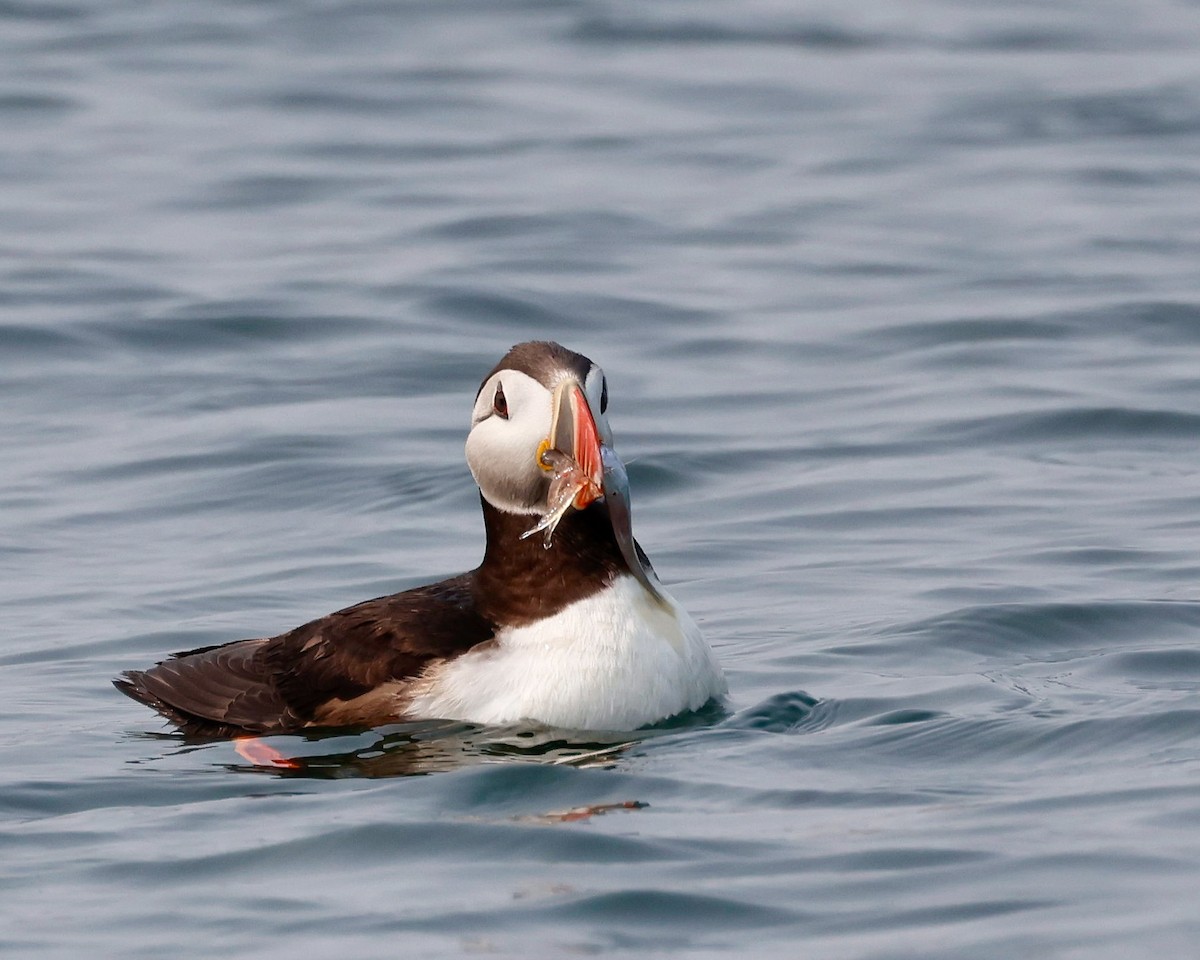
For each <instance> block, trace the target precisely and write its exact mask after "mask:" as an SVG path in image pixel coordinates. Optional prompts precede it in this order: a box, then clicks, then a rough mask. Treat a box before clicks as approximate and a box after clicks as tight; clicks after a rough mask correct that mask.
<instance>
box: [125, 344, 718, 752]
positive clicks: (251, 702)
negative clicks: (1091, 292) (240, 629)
mask: <svg viewBox="0 0 1200 960" xmlns="http://www.w3.org/2000/svg"><path fill="white" fill-rule="evenodd" d="M607 408H608V383H607V380H606V378H605V376H604V372H603V371H602V370H601V369H600V367H598V366H597V365H596V364H594V363H593V362H592V361H591V360H589V359H588V358H587V357H584V356H581V355H580V354H578V353H574V352H572V351H570V350H567V349H566V348H564V347H562V346H560V345H559V344H557V343H551V342H546V341H538V342H530V343H520V344H517V345H516V346H514V347H513V348H512V349H511V350H509V352H508V353H507V354H505V356H504V357H503V358H502V359H501V360H500V362H499V363H497V364H496V366H495V367H494V368H493V369H492V370H491V371H490V372H489V373H488V374H487V376H486V377H484V379H483V382H482V384H481V385H480V387H479V390H478V392H477V393H476V395H475V404H474V409H473V411H472V414H471V429H470V432H469V433H468V435H467V442H466V456H467V463H468V465H469V466H470V469H471V473H472V475H473V476H474V478H475V482H476V483H477V484H478V486H479V492H480V501H481V503H482V506H483V523H484V530H485V532H486V535H487V544H486V547H485V549H484V555H483V561H482V562H481V563H480V565H479V566H478V567H476V568H475V569H474V570H471V571H469V572H467V573H463V574H460V575H459V576H456V577H451V578H450V579H448V580H443V581H441V582H438V583H432V584H429V585H427V586H422V587H417V588H415V589H412V590H406V591H404V592H402V593H397V594H392V595H391V596H386V597H378V598H376V599H374V600H367V601H365V602H362V603H358V604H356V605H354V606H352V607H347V608H346V609H344V610H339V611H337V612H336V613H331V614H329V615H328V616H324V617H321V618H319V619H317V620H313V621H311V622H310V623H306V624H304V625H303V626H299V627H296V628H295V629H294V630H289V631H288V632H286V633H282V634H279V635H278V636H274V637H263V638H256V639H250V640H236V641H233V642H230V643H225V644H222V645H218V646H211V647H202V648H200V649H197V650H190V651H186V652H184V653H178V654H175V655H173V656H172V657H170V658H169V659H167V660H164V661H163V662H161V663H159V664H158V665H157V666H154V667H151V668H150V669H148V670H130V671H128V672H126V673H124V674H122V675H121V676H120V677H119V678H118V679H116V680H114V681H113V683H114V684H115V685H116V687H117V688H118V689H119V690H121V691H122V692H123V693H126V694H128V695H129V696H130V697H133V698H134V699H135V700H139V701H141V702H142V703H144V704H146V705H148V706H150V707H152V708H153V709H155V710H157V711H158V712H159V713H160V714H162V716H164V717H166V718H167V719H168V720H169V721H171V722H172V723H173V724H175V725H176V726H177V727H178V728H179V729H180V730H182V731H183V732H185V733H188V734H193V735H199V736H214V737H239V736H246V735H261V734H272V733H288V732H295V731H298V730H302V729H305V728H312V727H341V726H355V727H375V726H379V725H382V724H387V723H396V722H405V721H413V720H427V719H443V720H458V721H464V722H468V723H473V724H480V725H513V724H526V723H533V724H539V725H546V726H551V727H562V728H570V729H576V730H611V731H625V730H633V729H636V728H638V727H642V726H645V725H647V724H652V723H655V722H657V721H659V720H663V719H665V718H667V717H671V716H674V715H676V714H681V713H685V712H688V711H693V710H697V709H699V708H700V707H702V706H703V705H704V704H706V703H707V702H709V701H710V700H713V699H719V698H721V697H722V696H723V695H724V693H725V692H726V684H725V680H724V677H723V675H722V672H721V668H720V666H719V664H718V663H717V660H716V658H715V656H714V654H713V652H712V650H711V648H710V647H709V645H708V644H707V643H706V642H705V640H704V638H703V637H702V636H701V634H700V631H699V629H698V628H697V626H696V624H695V623H694V622H693V620H692V619H691V617H689V616H688V614H687V613H686V612H685V611H684V610H683V608H682V607H680V606H679V604H678V603H676V602H675V600H674V599H673V598H672V597H671V596H670V595H669V594H668V593H667V591H666V590H665V589H664V588H663V586H662V584H661V583H660V582H659V580H658V578H657V576H656V575H655V574H654V570H653V568H652V566H651V565H650V562H649V560H648V559H647V557H646V555H645V553H643V552H642V550H641V547H640V546H639V545H638V544H637V543H636V541H635V540H634V539H633V533H632V529H631V526H630V512H629V496H628V486H627V483H628V481H627V479H626V476H625V471H624V467H623V465H622V463H621V461H620V459H619V458H618V457H617V456H616V454H615V453H614V451H613V449H612V431H611V429H610V427H609V424H608V418H607ZM552 452H556V453H557V454H558V455H560V459H562V455H565V456H566V457H569V458H570V460H569V461H568V462H570V463H573V464H576V465H578V469H579V470H580V471H581V472H582V474H583V475H584V477H585V480H586V482H585V483H584V484H583V486H582V487H581V492H580V494H579V496H578V497H576V498H575V499H573V500H572V501H571V502H570V504H569V505H567V506H566V509H565V511H564V512H563V514H562V516H561V518H557V524H556V525H550V526H551V529H548V530H545V532H544V533H539V534H538V535H537V536H530V535H529V534H531V533H532V532H533V531H534V530H538V531H542V530H543V528H545V527H546V526H547V525H548V524H547V523H546V522H545V518H546V517H547V516H548V514H549V513H550V512H551V510H552V507H551V505H550V503H548V497H549V496H550V490H551V486H552V483H553V473H552V470H551V466H550V464H551V463H552V460H551V459H550V456H549V454H551V453H552ZM589 491H590V492H589ZM539 518H542V519H543V523H542V524H538V520H539Z"/></svg>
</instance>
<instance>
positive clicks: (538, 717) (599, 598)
mask: <svg viewBox="0 0 1200 960" xmlns="http://www.w3.org/2000/svg"><path fill="white" fill-rule="evenodd" d="M666 600H667V602H668V606H667V607H664V606H663V605H661V604H659V603H658V602H656V601H655V600H654V598H652V597H651V596H650V595H649V594H648V593H647V592H646V590H645V588H644V587H642V585H641V584H639V583H638V582H637V581H636V580H634V579H633V578H632V577H628V576H626V577H619V578H618V579H617V580H616V581H615V582H614V583H613V584H612V585H611V586H609V587H608V588H606V589H604V590H602V591H600V592H599V593H597V594H595V595H593V596H591V597H588V598H586V599H584V600H580V601H578V602H576V603H573V604H571V605H570V606H568V607H565V608H564V609H562V610H560V611H559V612H558V613H557V614H555V615H554V616H552V617H548V618H547V619H545V620H540V621H538V622H537V623H534V624H530V625H529V626H525V627H518V628H509V629H505V630H502V631H501V632H499V633H498V634H497V635H496V642H495V643H493V644H489V645H488V647H487V648H486V649H484V650H480V651H477V652H472V653H467V654H464V655H463V656H461V657H457V658H455V659H454V660H449V661H445V662H442V663H440V664H437V665H435V666H434V667H432V668H431V669H430V670H428V671H426V673H425V674H424V675H423V676H422V678H421V680H420V681H418V682H417V683H416V684H415V685H414V687H413V688H412V690H411V691H410V695H409V696H410V699H408V701H407V703H406V704H405V712H406V713H407V714H408V715H409V716H411V717H421V718H425V717H430V718H434V717H436V718H439V719H446V720H463V721H467V722H470V723H480V724H509V723H518V722H520V721H536V722H540V723H544V724H548V725H550V726H556V727H571V728H576V729H584V730H633V729H635V728H637V727H640V726H644V725H645V724H648V723H654V722H655V721H657V720H662V719H665V718H666V717H670V716H673V715H675V714H677V713H682V712H684V711H686V710H695V709H697V708H698V707H701V706H703V705H704V704H705V703H706V702H707V701H709V700H710V699H712V698H713V697H718V696H721V695H722V694H724V693H725V690H726V686H725V678H724V676H723V675H722V674H721V668H720V667H719V666H718V665H717V662H716V658H715V657H714V656H713V653H712V650H711V649H710V648H709V646H708V644H707V643H705V642H704V638H703V637H701V636H700V630H699V628H698V627H697V626H696V624H695V623H694V622H693V621H692V618H691V617H689V616H688V615H687V613H686V612H685V611H684V610H683V608H682V607H680V606H679V605H678V604H677V603H675V601H674V600H672V599H671V598H670V597H669V596H667V597H666Z"/></svg>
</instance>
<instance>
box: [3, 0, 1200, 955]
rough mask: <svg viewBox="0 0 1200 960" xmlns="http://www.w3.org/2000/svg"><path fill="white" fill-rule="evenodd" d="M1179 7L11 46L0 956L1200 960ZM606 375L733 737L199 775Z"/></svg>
mask: <svg viewBox="0 0 1200 960" xmlns="http://www.w3.org/2000/svg"><path fill="white" fill-rule="evenodd" d="M1198 49H1200V6H1197V4H1196V3H1195V2H1185V0H1147V2H1144V3H1139V4H1126V3H1119V2H1115V0H1086V2H1084V0H1057V2H1045V3H1028V2H1024V0H997V2H994V3H987V4H984V3H978V2H973V0H915V2H913V3H910V4H903V5H895V4H888V3H883V2H878V0H876V2H868V3H865V4H841V5H839V4H832V3H824V4H817V3H788V2H783V0H750V2H744V3H737V4H726V3H717V2H704V0H697V2H681V0H642V2H638V3H622V2H618V0H570V2H568V0H488V2H473V0H466V2H459V3H448V2H437V0H408V2H395V3H392V2H382V0H327V2H320V0H296V2H288V3H282V2H262V3H248V2H233V0H219V2H198V0H177V2H173V3H157V4H155V3H141V2H133V0H111V2H107V3H104V4H91V3H86V2H84V0H45V2H42V0H0V130H2V133H0V225H2V229H0V309H2V313H0V443H2V445H3V457H2V460H3V464H2V466H0V610H2V611H3V619H4V628H3V636H2V639H0V702H2V704H3V706H2V709H0V890H2V906H0V952H2V953H3V955H4V956H5V957H13V958H17V957H20V958H30V960H50V958H54V960H60V958H61V960H67V958H71V960H75V958H78V957H85V956H87V957H97V956H102V957H121V958H156V960H157V958H161V957H222V958H256V960H258V958H297V957H304V958H341V957H357V958H368V960H370V958H385V957H386V958H390V957H410V956H411V957H454V956H460V955H485V956H500V957H521V958H527V957H567V956H578V955H585V956H590V955H599V956H606V957H608V956H611V957H629V958H643V957H648V956H672V957H686V958H706V957H730V956H738V957H763V958H780V960H783V958H794V957H800V956H803V957H814V958H871V960H885V958H893V960H894V958H921V960H931V958H932V960H937V958H945V960H951V958H953V960H964V958H968V960H970V958H996V957H1006V958H1008V957H1029V958H1085V957H1086V958H1113V960H1116V958H1120V960H1127V958H1130V957H1156V958H1158V957H1185V956H1196V955H1197V953H1196V951H1197V949H1198V948H1197V943H1198V942H1200V908H1198V907H1197V904H1198V903H1200V696H1198V693H1197V691H1198V688H1200V520H1198V517H1200V452H1198V439H1200V268H1198V265H1200V66H1198V63H1200V61H1198V60H1197V50H1198ZM532 338H551V339H556V340H559V341H561V342H563V343H565V344H566V345H568V346H570V347H572V348H574V349H576V350H579V351H581V352H584V353H587V354H588V355H589V356H591V357H593V358H594V359H595V360H596V361H598V362H599V363H601V364H602V365H603V366H604V367H605V369H606V371H607V373H608V376H609V381H610V386H611V395H612V403H611V406H610V418H611V420H612V422H613V425H614V429H615V431H616V435H617V447H618V449H619V451H620V452H621V453H622V454H623V456H624V457H625V459H626V460H627V461H628V462H629V464H630V469H629V472H630V478H631V484H632V487H633V498H634V508H635V524H636V530H637V533H638V536H639V539H640V541H641V542H642V544H643V545H644V546H645V547H646V550H647V552H648V553H649V554H650V556H651V557H652V558H653V560H654V562H655V566H656V567H657V569H658V571H659V573H660V574H661V576H662V577H663V579H664V580H665V581H666V582H667V583H669V584H670V585H671V589H672V591H673V592H674V594H675V595H676V596H677V597H678V598H679V599H680V601H681V602H682V603H683V604H684V605H685V606H686V607H687V608H688V609H689V610H690V611H691V612H692V614H693V615H694V616H695V618H696V619H697V620H698V621H699V623H700V624H701V626H702V628H703V630H704V632H705V633H706V635H707V637H708V638H709V639H710V641H711V642H712V644H713V646H714V647H715V649H716V650H717V652H718V655H719V656H720V658H721V660H722V662H723V663H724V665H725V668H726V671H727V673H728V676H729V680H730V687H731V693H730V698H729V701H728V703H727V704H726V705H725V708H724V709H723V710H721V709H714V710H710V711H706V712H704V713H703V714H702V715H699V716H693V717H685V718H681V719H678V720H675V721H672V722H669V723H665V724H662V725H660V726H659V727H657V728H655V729H651V730H646V731H640V732H638V733H636V734H633V735H626V736H624V737H622V736H605V735H586V736H585V735H582V734H579V733H578V732H572V731H548V730H533V729H524V730H522V729H513V730H499V731H498V730H481V729H476V728H471V727H468V726H464V725H461V724H459V725H447V724H437V723H427V724H419V725H413V726H397V727H390V728H386V729H382V730H377V731H370V732H363V731H344V732H340V733H338V734H336V735H334V736H324V737H313V738H307V739H306V738H302V737H279V738H273V739H272V741H271V743H272V746H274V747H275V748H276V749H277V750H279V751H280V752H281V753H283V754H285V755H287V756H289V757H293V758H299V761H300V762H301V766H300V767H298V768H297V769H294V770H285V769H272V768H270V767H269V766H265V765H257V766H256V765H255V764H253V763H251V762H249V761H247V760H246V759H243V758H242V757H241V756H239V754H238V753H237V752H235V750H234V748H233V747H232V746H231V745H230V744H228V743H206V744H203V743H187V742H184V741H183V740H181V739H180V738H179V737H177V736H176V735H174V734H173V733H171V731H170V730H169V729H168V728H167V727H166V726H165V725H164V724H163V723H161V722H160V721H159V720H158V719H157V718H156V717H154V715H153V714H151V713H150V712H149V711H147V710H145V709H144V708H142V707H141V706H140V705H138V704H135V703H133V702H132V701H130V700H128V699H126V698H124V697H122V696H120V695H119V694H118V693H117V692H116V691H115V690H113V688H112V687H111V686H110V685H109V680H110V678H111V677H112V676H114V675H115V674H116V673H118V672H119V671H121V670H124V669H129V668H133V667H139V666H145V665H147V664H149V663H152V662H154V661H155V660H157V659H160V658H161V657H163V656H164V655H166V654H167V653H169V652H171V651H175V650H180V649H187V648H190V647H195V646H200V645H203V644H209V643H219V642H223V641H227V640H233V639H238V638H241V637H246V636H260V635H265V634H270V633H276V632H279V631H281V630H284V629H286V628H288V627H291V626H295V625H296V624H298V623H301V622H303V621H305V620H307V619H310V618H312V617H314V616H317V615H320V614H324V613H326V612H329V611H331V610H334V609H337V608H338V607H341V606H345V605H347V604H349V603H352V602H355V601H357V600H361V599H365V598H367V597H372V596H377V595H380V594H383V593H389V592H393V591H395V590H399V589H402V588H405V587H409V586H413V585H416V584H419V583H422V582H425V581H428V580H432V579H434V578H438V577H442V576H446V575H448V574H452V573H456V572H459V571H461V570H464V569H467V568H469V567H471V566H473V565H474V564H475V563H476V562H477V560H478V557H479V555H480V550H481V545H482V531H481V524H480V520H479V515H478V502H477V493H476V491H475V489H474V487H473V485H472V482H471V478H470V475H469V473H468V471H467V469H466V466H465V464H464V461H463V455H462V443H463V439H464V437H465V432H466V427H467V423H468V421H469V411H470V406H471V401H472V397H473V394H474V390H475V388H476V386H477V385H478V382H479V380H480V378H481V376H482V375H483V374H484V373H485V372H486V371H487V370H488V369H489V368H490V367H491V365H492V364H493V363H494V362H495V360H496V359H497V358H498V357H499V356H500V355H501V354H502V353H503V352H504V350H506V349H507V347H508V346H509V345H510V344H512V343H514V342H516V341H519V340H524V339H532Z"/></svg>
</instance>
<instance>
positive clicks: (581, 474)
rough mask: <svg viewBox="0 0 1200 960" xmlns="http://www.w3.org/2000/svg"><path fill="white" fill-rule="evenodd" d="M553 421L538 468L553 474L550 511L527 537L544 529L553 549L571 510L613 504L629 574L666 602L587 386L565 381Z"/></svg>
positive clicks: (626, 479)
mask: <svg viewBox="0 0 1200 960" xmlns="http://www.w3.org/2000/svg"><path fill="white" fill-rule="evenodd" d="M553 403H554V417H553V420H552V421H551V425H550V436H549V437H548V438H547V439H546V440H544V441H542V444H541V446H540V447H539V448H538V454H537V456H538V466H540V467H541V468H542V469H543V470H545V471H547V472H548V473H551V474H552V475H553V479H552V480H551V481H550V492H549V495H548V497H547V511H546V513H545V514H544V515H543V516H542V518H541V520H540V521H539V522H538V524H537V525H536V526H534V527H533V528H532V529H530V530H527V531H526V532H525V533H523V534H522V535H521V536H522V539H524V538H525V537H529V536H532V535H533V534H535V533H538V532H542V531H544V534H545V539H544V541H543V545H544V546H545V547H546V548H547V549H549V548H550V543H551V540H552V538H553V536H554V528H555V527H556V526H558V523H559V521H560V520H561V519H562V518H563V517H564V516H566V514H567V512H568V511H569V510H571V509H572V508H574V509H576V510H583V509H585V508H586V507H588V506H589V505H591V504H592V503H594V502H595V501H597V500H599V499H601V498H603V499H604V502H605V504H606V505H607V506H608V516H609V522H610V523H611V524H612V530H613V536H614V537H615V538H616V541H617V546H618V547H619V548H620V550H621V556H623V557H624V558H625V563H626V564H627V565H628V567H629V570H630V572H631V573H632V574H633V576H634V577H635V578H636V579H637V581H638V582H639V583H641V585H642V586H643V587H645V588H646V590H647V591H648V592H649V593H650V595H651V596H652V597H654V599H656V600H658V601H659V602H660V603H664V604H665V603H666V600H665V599H664V598H663V595H662V593H661V592H660V591H659V589H658V586H657V578H655V577H654V575H653V573H651V572H650V571H648V570H647V569H646V568H645V566H644V565H643V564H642V560H641V557H640V556H639V555H638V550H637V545H636V544H635V543H634V540H633V518H632V514H631V510H630V505H629V476H628V474H627V473H626V472H625V464H624V463H623V462H622V461H621V458H620V457H619V456H617V453H616V451H615V450H613V448H612V447H611V446H610V445H608V444H606V443H603V442H602V441H601V438H600V431H599V429H598V428H597V426H596V417H595V414H594V413H593V412H592V408H591V405H590V404H589V403H588V399H587V395H586V394H585V393H584V392H583V387H582V386H580V384H579V382H578V381H576V380H574V379H568V380H564V381H563V382H562V383H560V384H559V385H558V387H557V389H556V390H555V391H554V400H553Z"/></svg>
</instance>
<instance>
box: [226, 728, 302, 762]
mask: <svg viewBox="0 0 1200 960" xmlns="http://www.w3.org/2000/svg"><path fill="white" fill-rule="evenodd" d="M233 749H234V750H236V751H237V752H238V756H240V757H241V758H242V759H244V760H249V761H250V762H251V763H252V764H254V765H255V766H256V767H283V768H284V769H286V770H299V769H300V768H301V766H302V764H301V763H300V761H299V760H289V759H288V758H287V757H285V756H284V755H283V754H282V753H280V752H279V751H278V750H276V749H275V748H274V747H272V746H271V745H270V744H267V743H264V742H263V741H262V740H260V739H259V738H258V737H249V736H247V737H234V738H233Z"/></svg>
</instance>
